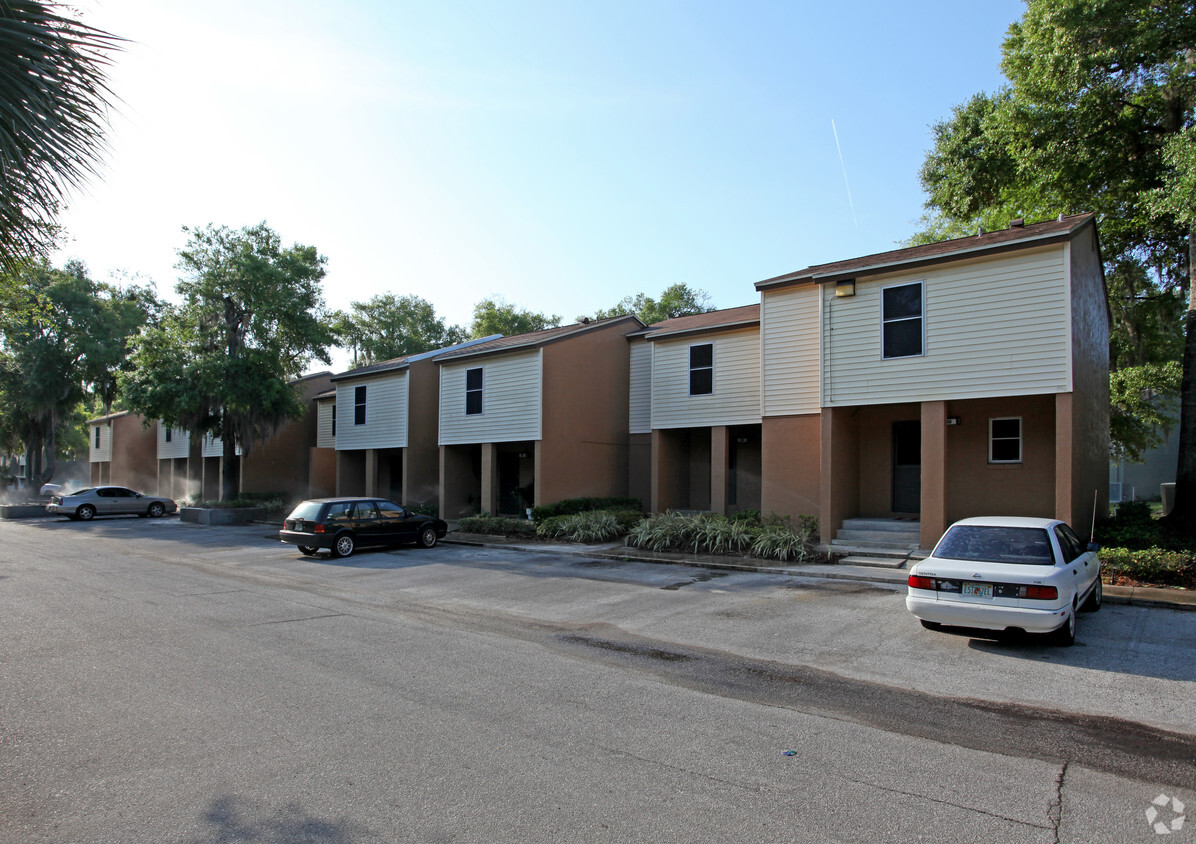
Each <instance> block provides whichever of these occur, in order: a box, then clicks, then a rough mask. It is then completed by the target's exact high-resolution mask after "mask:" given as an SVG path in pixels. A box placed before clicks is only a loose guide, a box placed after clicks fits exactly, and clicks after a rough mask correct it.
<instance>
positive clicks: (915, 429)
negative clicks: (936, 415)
mask: <svg viewBox="0 0 1196 844" xmlns="http://www.w3.org/2000/svg"><path fill="white" fill-rule="evenodd" d="M921 510H922V423H921V421H920V420H917V419H912V420H907V421H903V422H894V423H893V512H894V513H919V512H921Z"/></svg>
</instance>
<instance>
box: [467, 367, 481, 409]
mask: <svg viewBox="0 0 1196 844" xmlns="http://www.w3.org/2000/svg"><path fill="white" fill-rule="evenodd" d="M481 412H482V368H481V367H480V366H479V367H478V368H477V369H467V370H465V414H466V415H467V416H475V415H477V414H479V413H481Z"/></svg>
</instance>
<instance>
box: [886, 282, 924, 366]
mask: <svg viewBox="0 0 1196 844" xmlns="http://www.w3.org/2000/svg"><path fill="white" fill-rule="evenodd" d="M903 287H917V288H918V312H917V314H903V313H897V314H893V315H890V314H889V313H888V311H887V309H886V307H885V293H886V292H887V291H889V290H900V289H901V288H903ZM915 321H917V324H918V350H917V351H916V352H913V351H903V352H901V353H899V354H889V351H888V349H889V346H890V341H892V344H896V343H897V342H898V340H900V339H901V338H898V337H896V336H894V335H896V334H897V332H898V331H899V330H904V329H905V328H906V327H907V326H908V325H909V324H910V323H913V322H915ZM880 356H881V359H882V360H904V359H905V358H920V357H925V356H926V283H925V282H923V281H906V282H902V283H901V284H890V285H888V286H886V287H882V288H881V289H880Z"/></svg>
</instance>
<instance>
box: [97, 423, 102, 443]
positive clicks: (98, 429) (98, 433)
mask: <svg viewBox="0 0 1196 844" xmlns="http://www.w3.org/2000/svg"><path fill="white" fill-rule="evenodd" d="M101 427H103V426H102V425H96V448H99V447H100V428H101Z"/></svg>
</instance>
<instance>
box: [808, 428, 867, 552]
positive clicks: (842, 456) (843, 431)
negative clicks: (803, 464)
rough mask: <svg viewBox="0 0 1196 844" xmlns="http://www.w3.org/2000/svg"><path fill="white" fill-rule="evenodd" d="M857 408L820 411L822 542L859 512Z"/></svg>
mask: <svg viewBox="0 0 1196 844" xmlns="http://www.w3.org/2000/svg"><path fill="white" fill-rule="evenodd" d="M860 410H861V409H860V408H856V407H828V408H824V409H823V411H822V421H821V433H822V470H821V488H820V494H819V499H820V501H821V507H820V512H819V514H818V524H819V534H820V535H821V536H822V539H823V541H824V542H829V541H830V540H831V539H833V538H834V536H835V532H836V531H837V530H838V529H839V528H840V527H842V526H843V520H844V519H848V518H851V517H853V516H858V515H859V514H860V480H859V478H860V442H859V441H860Z"/></svg>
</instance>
